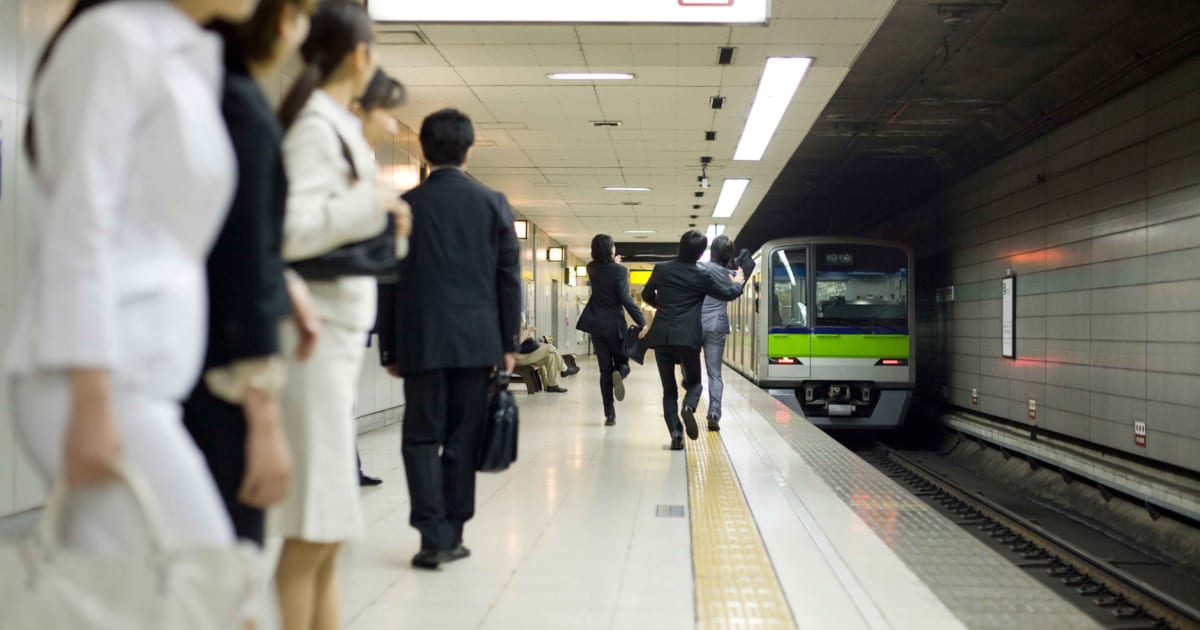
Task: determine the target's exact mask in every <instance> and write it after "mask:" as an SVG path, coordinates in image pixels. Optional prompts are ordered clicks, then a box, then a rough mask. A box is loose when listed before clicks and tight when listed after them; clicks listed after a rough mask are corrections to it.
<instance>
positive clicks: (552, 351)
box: [517, 328, 579, 394]
mask: <svg viewBox="0 0 1200 630" xmlns="http://www.w3.org/2000/svg"><path fill="white" fill-rule="evenodd" d="M534 330H535V329H532V328H531V329H529V332H528V333H527V334H526V335H524V336H525V341H522V342H521V347H520V348H518V349H517V365H518V366H521V365H529V366H532V367H533V368H534V369H536V370H537V371H538V375H539V376H541V378H542V384H543V385H545V386H546V391H548V392H553V393H555V394H565V393H566V392H567V390H566V388H563V387H559V385H558V379H559V377H567V376H570V375H571V374H573V373H574V372H570V371H569V370H567V368H566V363H564V362H563V358H562V355H561V354H559V352H558V348H555V347H554V344H551V343H539V342H538V341H536V340H535V339H534V338H533V335H532V332H533V331H534ZM575 371H576V372H577V371H579V368H575Z"/></svg>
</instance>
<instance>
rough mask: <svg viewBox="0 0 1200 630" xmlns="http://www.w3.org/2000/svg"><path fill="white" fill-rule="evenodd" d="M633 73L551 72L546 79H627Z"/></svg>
mask: <svg viewBox="0 0 1200 630" xmlns="http://www.w3.org/2000/svg"><path fill="white" fill-rule="evenodd" d="M634 77H635V75H633V74H630V73H628V72H551V73H550V74H547V75H546V78H547V79H554V80H555V81H628V80H630V79H633V78H634Z"/></svg>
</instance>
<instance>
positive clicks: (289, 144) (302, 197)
mask: <svg viewBox="0 0 1200 630" xmlns="http://www.w3.org/2000/svg"><path fill="white" fill-rule="evenodd" d="M339 137H340V138H341V140H339V139H338V138H339ZM343 141H344V142H345V143H346V144H345V146H347V147H349V149H350V157H351V159H353V160H354V168H355V170H356V171H357V175H358V179H357V180H352V179H351V171H350V164H349V163H348V161H347V159H346V155H345V152H344V151H343V149H342V142H343ZM283 161H284V166H285V167H286V170H287V175H288V202H287V215H286V218H285V219H284V224H283V257H284V258H285V259H286V260H289V261H294V260H303V259H305V258H312V257H314V256H318V255H320V254H324V253H326V252H329V251H332V250H334V249H336V248H338V247H340V246H342V245H345V244H347V243H353V242H356V241H361V240H363V239H366V238H370V237H372V236H375V235H377V234H379V233H380V232H382V231H383V229H384V228H385V227H386V226H387V211H386V210H385V209H384V207H383V205H382V204H381V203H380V200H379V197H378V194H377V193H376V187H375V186H376V184H375V176H376V173H377V171H378V167H377V166H376V163H375V154H374V152H373V151H372V150H371V145H370V144H368V143H367V141H366V139H365V138H363V133H362V124H361V122H359V120H358V118H356V117H355V116H354V114H352V113H350V111H349V110H347V109H346V108H345V107H343V106H342V105H341V104H340V103H338V102H337V101H335V100H333V98H332V97H330V96H329V95H328V94H326V93H325V92H324V91H322V90H317V91H316V92H314V93H313V95H312V98H310V99H309V101H308V104H307V105H305V107H304V109H303V110H302V111H301V112H300V116H299V117H298V118H297V119H296V122H295V123H294V124H293V125H292V127H291V128H290V129H288V131H287V134H286V135H285V136H284V139H283ZM309 286H310V288H311V289H312V293H313V299H314V302H315V303H316V307H317V312H318V314H319V315H320V316H321V318H322V319H324V320H325V321H328V322H332V323H334V324H337V325H340V326H343V327H346V328H352V329H355V330H363V331H366V330H370V329H371V326H372V325H373V324H374V323H375V281H374V279H372V278H341V279H338V280H335V281H321V282H310V283H309Z"/></svg>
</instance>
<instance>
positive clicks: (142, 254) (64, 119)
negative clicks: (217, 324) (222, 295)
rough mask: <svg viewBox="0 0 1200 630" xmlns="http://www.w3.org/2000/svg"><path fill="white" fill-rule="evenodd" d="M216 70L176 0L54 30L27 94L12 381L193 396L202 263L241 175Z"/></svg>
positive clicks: (207, 41) (94, 14)
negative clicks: (101, 383) (26, 203)
mask: <svg viewBox="0 0 1200 630" xmlns="http://www.w3.org/2000/svg"><path fill="white" fill-rule="evenodd" d="M221 73H222V65H221V44H220V41H219V39H217V38H216V37H215V36H214V35H212V34H209V33H206V32H205V31H204V30H202V29H200V28H199V27H198V26H197V25H196V24H195V23H194V22H193V21H192V20H191V19H189V18H188V17H187V16H186V15H184V14H183V13H182V12H181V11H180V10H179V9H178V8H176V6H175V4H174V3H171V2H133V1H122V2H113V3H111V4H105V5H103V6H100V7H97V8H95V9H91V10H89V11H87V12H86V13H84V14H83V15H82V16H81V17H80V18H79V19H78V20H77V21H76V22H74V23H73V24H72V25H71V26H70V27H69V28H68V29H67V30H66V31H65V33H64V34H63V36H62V38H61V39H60V40H59V42H58V45H57V47H56V48H55V50H54V53H53V55H52V56H51V57H50V59H49V63H48V64H47V66H46V68H45V71H44V72H43V74H42V77H41V80H40V81H39V82H38V84H37V87H36V91H35V93H34V95H33V112H34V114H35V119H34V125H35V132H36V133H35V135H36V149H37V163H36V165H35V167H34V169H33V175H34V181H35V183H36V184H37V185H36V186H35V188H36V190H35V191H34V196H35V204H36V205H35V211H34V212H31V213H30V214H31V215H32V217H33V220H34V222H35V230H34V235H33V243H32V247H31V250H32V252H31V253H32V260H31V261H30V263H31V264H30V266H29V270H30V272H29V275H28V277H26V278H25V279H24V280H25V285H26V288H25V291H24V293H23V295H22V297H21V299H20V303H19V305H18V312H17V326H16V330H15V332H14V339H13V343H12V344H11V345H10V348H9V351H8V353H7V356H6V360H5V368H6V371H7V372H8V373H10V374H11V373H17V374H31V373H35V372H38V371H42V370H59V369H66V368H74V367H96V368H106V369H108V370H110V372H112V373H113V374H114V376H115V379H116V382H117V383H118V384H119V385H126V386H132V387H135V388H137V389H138V390H139V391H142V392H145V393H148V394H151V395H156V396H162V397H168V398H171V399H181V398H182V397H183V396H185V395H186V394H187V393H188V391H189V390H190V389H191V387H192V385H193V384H194V383H195V380H196V378H197V376H198V374H199V371H200V368H201V365H202V362H203V358H204V346H205V337H206V335H207V322H206V318H207V305H206V295H205V290H206V289H205V278H204V260H205V258H206V257H207V255H208V250H209V248H210V247H211V245H212V242H213V240H214V239H215V237H216V234H217V231H218V230H219V229H220V226H221V223H222V221H223V220H224V217H225V213H226V212H227V210H228V207H229V202H230V199H231V197H232V193H233V185H234V178H235V177H236V175H235V168H234V165H235V162H234V160H235V158H234V155H233V150H232V147H231V146H230V143H229V138H228V135H227V132H226V130H225V124H224V122H223V121H222V118H221V111H220V102H219V98H220V84H221V76H222V75H221Z"/></svg>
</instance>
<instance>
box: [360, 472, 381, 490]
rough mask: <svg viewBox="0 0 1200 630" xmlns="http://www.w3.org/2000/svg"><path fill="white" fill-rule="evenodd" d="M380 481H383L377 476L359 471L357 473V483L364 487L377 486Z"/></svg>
mask: <svg viewBox="0 0 1200 630" xmlns="http://www.w3.org/2000/svg"><path fill="white" fill-rule="evenodd" d="M382 483H383V480H382V479H380V478H379V477H368V476H367V475H364V474H362V473H359V475H358V485H360V486H362V487H364V488H369V487H371V486H378V485H380V484H382Z"/></svg>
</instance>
